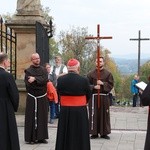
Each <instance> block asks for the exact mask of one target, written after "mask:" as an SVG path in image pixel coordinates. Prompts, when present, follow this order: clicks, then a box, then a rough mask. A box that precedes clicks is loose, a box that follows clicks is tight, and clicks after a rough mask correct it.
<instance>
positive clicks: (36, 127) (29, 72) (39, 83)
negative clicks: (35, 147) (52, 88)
mask: <svg viewBox="0 0 150 150" xmlns="http://www.w3.org/2000/svg"><path fill="white" fill-rule="evenodd" d="M31 61H32V65H31V66H30V67H29V68H28V69H26V70H25V85H26V89H27V99H26V110H25V141H26V142H27V143H37V142H38V143H47V141H46V140H45V139H48V126H47V121H48V101H47V97H46V91H47V81H48V75H47V71H46V69H45V68H44V67H42V66H40V56H39V54H38V53H35V54H32V56H31Z"/></svg>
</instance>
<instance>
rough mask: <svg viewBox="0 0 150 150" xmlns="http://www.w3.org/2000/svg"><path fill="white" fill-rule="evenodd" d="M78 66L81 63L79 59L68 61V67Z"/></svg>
mask: <svg viewBox="0 0 150 150" xmlns="http://www.w3.org/2000/svg"><path fill="white" fill-rule="evenodd" d="M78 64H79V61H78V60H77V59H74V58H72V59H70V60H69V61H68V63H67V66H69V67H73V66H76V65H78Z"/></svg>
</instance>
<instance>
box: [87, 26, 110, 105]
mask: <svg viewBox="0 0 150 150" xmlns="http://www.w3.org/2000/svg"><path fill="white" fill-rule="evenodd" d="M85 39H87V40H97V67H98V68H97V80H100V62H99V58H100V40H102V39H112V37H111V36H100V25H99V24H98V25H97V37H93V36H89V37H86V38H85ZM97 94H98V106H100V90H98V93H97Z"/></svg>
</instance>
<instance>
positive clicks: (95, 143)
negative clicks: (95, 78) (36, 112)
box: [16, 106, 148, 150]
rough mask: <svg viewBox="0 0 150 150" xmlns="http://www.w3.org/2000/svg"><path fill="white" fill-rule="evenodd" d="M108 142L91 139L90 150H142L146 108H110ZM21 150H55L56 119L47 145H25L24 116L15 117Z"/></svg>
mask: <svg viewBox="0 0 150 150" xmlns="http://www.w3.org/2000/svg"><path fill="white" fill-rule="evenodd" d="M110 114H111V128H112V133H111V134H110V140H105V139H101V138H98V139H91V150H143V149H144V148H143V147H144V142H145V136H146V128H147V117H148V107H144V108H142V107H119V106H111V108H110ZM16 119H17V124H18V132H19V139H20V147H21V150H55V140H56V131H57V121H58V120H57V119H56V120H55V122H54V124H52V125H50V124H49V128H48V130H49V139H48V144H33V145H30V144H26V143H25V142H24V115H16Z"/></svg>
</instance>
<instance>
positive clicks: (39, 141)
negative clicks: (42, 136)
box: [38, 140, 48, 144]
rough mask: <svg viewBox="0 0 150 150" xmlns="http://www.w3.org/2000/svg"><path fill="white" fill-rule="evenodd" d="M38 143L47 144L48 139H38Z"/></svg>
mask: <svg viewBox="0 0 150 150" xmlns="http://www.w3.org/2000/svg"><path fill="white" fill-rule="evenodd" d="M38 143H44V144H47V143H48V142H47V141H46V140H38Z"/></svg>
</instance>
